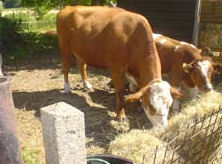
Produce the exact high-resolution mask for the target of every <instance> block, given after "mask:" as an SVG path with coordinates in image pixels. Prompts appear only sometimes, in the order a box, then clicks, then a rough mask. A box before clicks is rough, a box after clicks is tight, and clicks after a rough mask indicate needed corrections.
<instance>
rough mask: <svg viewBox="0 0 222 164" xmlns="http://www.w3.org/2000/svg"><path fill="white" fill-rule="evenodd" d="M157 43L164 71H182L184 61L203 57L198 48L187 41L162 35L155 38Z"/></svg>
mask: <svg viewBox="0 0 222 164" xmlns="http://www.w3.org/2000/svg"><path fill="white" fill-rule="evenodd" d="M155 43H156V46H157V49H158V53H159V57H160V60H161V66H162V73H170V72H171V71H175V69H176V70H177V71H181V67H182V65H183V63H189V62H191V61H193V60H194V59H198V58H201V56H200V55H199V53H198V49H197V48H195V47H193V45H191V44H188V43H185V42H180V41H177V40H174V39H171V38H168V37H166V36H163V35H161V36H160V37H158V38H156V39H155Z"/></svg>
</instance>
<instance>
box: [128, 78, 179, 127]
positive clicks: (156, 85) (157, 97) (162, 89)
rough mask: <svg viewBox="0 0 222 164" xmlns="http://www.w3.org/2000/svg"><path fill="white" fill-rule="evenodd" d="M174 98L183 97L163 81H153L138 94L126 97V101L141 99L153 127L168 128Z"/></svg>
mask: <svg viewBox="0 0 222 164" xmlns="http://www.w3.org/2000/svg"><path fill="white" fill-rule="evenodd" d="M172 95H173V96H176V97H181V96H183V94H182V93H180V92H179V91H178V90H177V89H175V88H173V87H171V86H170V85H169V83H168V82H166V81H162V80H154V81H151V82H150V83H149V84H147V85H146V86H144V87H142V88H141V89H140V90H139V91H138V92H136V93H134V94H131V95H128V96H126V98H125V100H126V101H136V100H139V99H141V100H142V105H143V109H144V111H145V113H146V115H147V117H148V119H149V120H150V121H151V122H152V124H153V126H166V125H167V124H168V120H167V117H168V112H169V108H170V106H171V105H172V103H173V98H172Z"/></svg>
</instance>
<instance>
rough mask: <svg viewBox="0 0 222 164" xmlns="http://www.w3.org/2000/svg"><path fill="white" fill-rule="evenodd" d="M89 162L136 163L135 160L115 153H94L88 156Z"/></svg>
mask: <svg viewBox="0 0 222 164" xmlns="http://www.w3.org/2000/svg"><path fill="white" fill-rule="evenodd" d="M87 164H136V163H135V162H133V161H131V160H129V159H126V158H123V157H119V156H113V155H103V154H100V155H92V156H88V157H87Z"/></svg>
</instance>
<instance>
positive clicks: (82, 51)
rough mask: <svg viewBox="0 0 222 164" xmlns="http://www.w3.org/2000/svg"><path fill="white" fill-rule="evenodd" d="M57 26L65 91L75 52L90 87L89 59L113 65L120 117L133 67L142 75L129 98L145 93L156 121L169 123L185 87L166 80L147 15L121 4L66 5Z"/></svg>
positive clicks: (134, 72) (96, 63) (147, 107)
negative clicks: (178, 87) (176, 99)
mask: <svg viewBox="0 0 222 164" xmlns="http://www.w3.org/2000/svg"><path fill="white" fill-rule="evenodd" d="M57 32H58V39H59V46H60V51H61V56H62V69H63V73H64V81H65V86H64V87H65V91H66V92H70V86H69V82H68V73H69V68H70V57H71V55H74V56H75V57H76V58H77V61H78V66H79V69H80V70H81V74H82V78H83V80H84V83H85V84H86V85H87V86H88V87H91V85H90V84H89V83H88V81H87V77H86V72H85V69H86V64H88V65H92V66H96V67H101V68H108V69H109V70H110V72H111V76H112V79H113V83H114V87H115V91H116V113H117V117H118V118H124V117H125V111H124V90H125V85H124V76H125V73H126V71H129V72H131V74H132V75H133V76H136V77H138V86H139V87H138V88H139V89H138V91H137V92H136V93H134V94H131V95H128V96H127V97H126V98H125V101H133V100H138V99H142V103H143V105H144V106H145V112H146V114H147V115H148V117H149V119H150V120H151V121H152V123H153V124H154V125H167V115H168V110H169V107H170V106H171V104H172V101H173V99H172V96H171V94H174V95H176V96H181V93H180V92H179V91H178V90H176V89H174V88H172V87H171V86H170V85H169V84H168V83H167V82H165V81H162V78H161V65H160V60H159V56H158V52H157V49H156V46H155V42H154V40H153V37H152V30H151V28H150V25H149V23H148V21H147V20H146V19H145V18H144V17H143V16H141V15H139V14H136V13H132V12H128V11H126V10H123V9H120V8H108V7H82V6H76V7H71V6H67V7H65V8H64V9H63V10H61V11H60V12H59V13H58V16H57Z"/></svg>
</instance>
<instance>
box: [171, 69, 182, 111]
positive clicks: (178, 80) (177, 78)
mask: <svg viewBox="0 0 222 164" xmlns="http://www.w3.org/2000/svg"><path fill="white" fill-rule="evenodd" d="M169 81H170V85H171V86H172V87H174V88H177V89H178V90H179V91H181V88H180V87H178V86H179V84H180V83H181V81H182V79H181V78H180V76H175V75H174V74H173V73H172V74H169ZM180 106H181V102H180V100H179V99H178V98H175V97H174V99H173V104H172V107H171V108H172V110H173V111H174V112H180V111H181V110H180Z"/></svg>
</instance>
